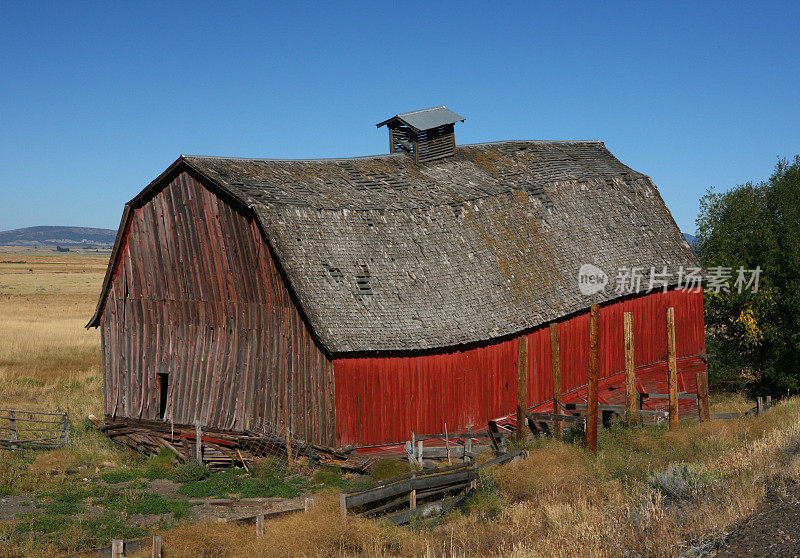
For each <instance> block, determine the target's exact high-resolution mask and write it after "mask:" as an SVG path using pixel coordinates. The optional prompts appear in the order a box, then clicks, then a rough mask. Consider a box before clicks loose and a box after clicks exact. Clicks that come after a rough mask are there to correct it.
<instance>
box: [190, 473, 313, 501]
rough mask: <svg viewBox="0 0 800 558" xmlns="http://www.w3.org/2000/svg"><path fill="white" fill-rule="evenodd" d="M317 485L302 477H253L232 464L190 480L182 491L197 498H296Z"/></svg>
mask: <svg viewBox="0 0 800 558" xmlns="http://www.w3.org/2000/svg"><path fill="white" fill-rule="evenodd" d="M313 487H314V485H313V484H312V483H310V482H309V481H307V480H305V479H302V478H294V477H287V476H282V475H281V476H276V475H265V476H263V477H259V478H253V477H251V476H249V475H247V473H246V472H245V471H244V470H243V469H238V468H232V469H225V470H223V471H218V472H215V473H211V475H210V476H209V477H208V478H207V479H205V480H200V481H190V482H187V483H185V484H184V485H183V486H181V487H180V488H179V489H178V492H179V493H180V494H183V495H184V496H190V497H193V498H225V497H229V496H237V497H240V498H271V497H282V498H294V497H295V496H297V495H299V494H301V493H302V492H303V491H304V490H311V489H312V488H313Z"/></svg>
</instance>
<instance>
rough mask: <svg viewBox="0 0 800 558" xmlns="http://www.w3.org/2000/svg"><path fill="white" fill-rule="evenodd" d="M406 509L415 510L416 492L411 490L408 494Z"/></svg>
mask: <svg viewBox="0 0 800 558" xmlns="http://www.w3.org/2000/svg"><path fill="white" fill-rule="evenodd" d="M408 507H409V509H412V510H414V509H417V491H416V490H412V491H411V492H409V493H408Z"/></svg>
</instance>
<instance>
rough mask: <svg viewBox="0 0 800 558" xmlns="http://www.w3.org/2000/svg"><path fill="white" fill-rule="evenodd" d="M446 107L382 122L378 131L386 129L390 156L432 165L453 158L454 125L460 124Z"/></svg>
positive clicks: (461, 119) (397, 116) (415, 112)
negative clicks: (443, 159)
mask: <svg viewBox="0 0 800 558" xmlns="http://www.w3.org/2000/svg"><path fill="white" fill-rule="evenodd" d="M463 121H464V117H463V116H460V115H458V114H456V113H454V112H453V111H451V110H449V109H448V108H447V107H444V106H441V107H434V108H429V109H423V110H415V111H412V112H404V113H401V114H398V115H395V116H393V117H392V118H389V119H388V120H384V121H383V122H381V123H380V124H378V127H379V128H380V127H381V126H386V127H387V128H388V129H389V152H390V153H398V152H405V153H408V154H409V155H411V156H412V157H414V161H415V162H417V163H424V162H426V161H434V160H436V159H441V158H443V157H450V156H452V155H454V154H455V150H456V137H455V126H454V125H455V123H456V122H463Z"/></svg>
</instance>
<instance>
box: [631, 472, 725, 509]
mask: <svg viewBox="0 0 800 558" xmlns="http://www.w3.org/2000/svg"><path fill="white" fill-rule="evenodd" d="M723 481H724V476H723V474H722V473H721V472H719V471H713V470H707V469H704V468H702V467H700V466H699V465H694V464H691V463H672V464H670V466H669V467H667V468H666V470H664V471H661V472H660V473H654V474H652V475H650V476H649V477H648V479H647V485H648V486H649V487H650V488H652V489H654V490H658V491H659V492H660V493H661V494H662V495H663V496H664V497H665V498H666V499H668V500H672V501H680V500H691V499H695V498H697V497H699V496H702V495H707V494H711V493H713V492H714V491H716V490H717V489H719V488H720V487H722V485H723Z"/></svg>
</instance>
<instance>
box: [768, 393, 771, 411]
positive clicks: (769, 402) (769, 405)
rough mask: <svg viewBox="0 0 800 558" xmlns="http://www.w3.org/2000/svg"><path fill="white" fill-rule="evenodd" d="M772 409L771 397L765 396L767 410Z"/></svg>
mask: <svg viewBox="0 0 800 558" xmlns="http://www.w3.org/2000/svg"><path fill="white" fill-rule="evenodd" d="M771 407H772V396H771V395H767V409H769V408H771Z"/></svg>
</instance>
